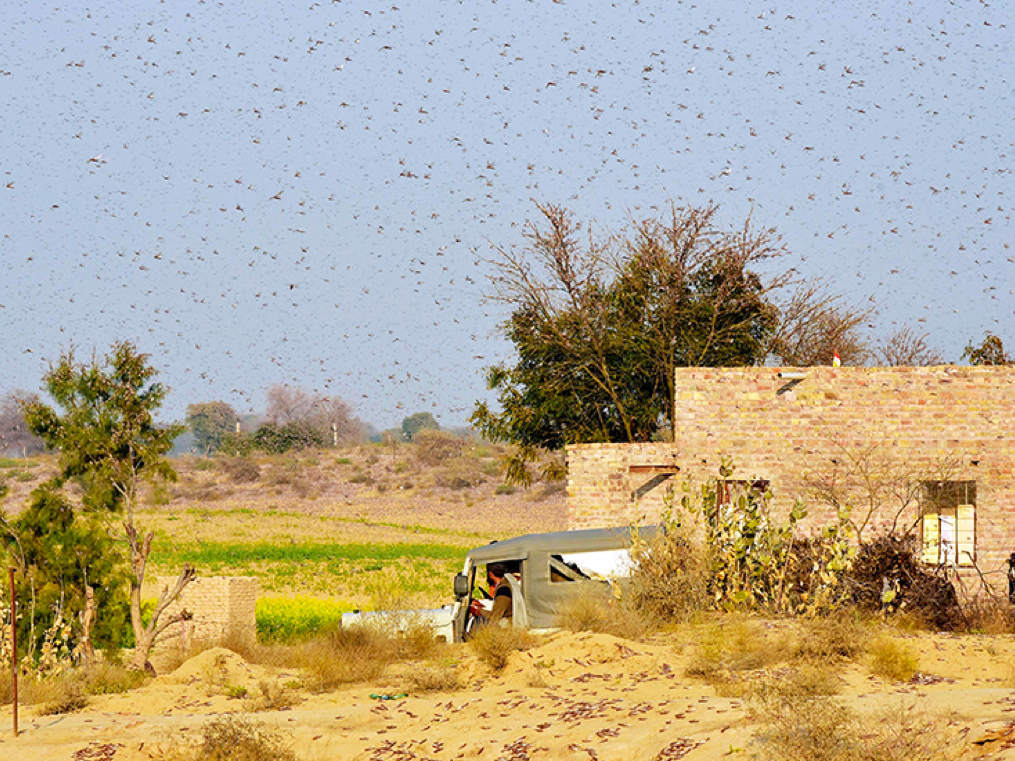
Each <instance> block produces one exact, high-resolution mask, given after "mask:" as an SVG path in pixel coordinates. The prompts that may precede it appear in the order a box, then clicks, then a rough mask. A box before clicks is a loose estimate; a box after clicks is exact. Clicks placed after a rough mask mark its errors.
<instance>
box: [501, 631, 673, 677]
mask: <svg viewBox="0 0 1015 761" xmlns="http://www.w3.org/2000/svg"><path fill="white" fill-rule="evenodd" d="M671 656H672V652H671V651H670V650H669V649H667V648H665V647H660V646H659V645H652V644H647V643H643V642H631V641H629V640H625V639H621V638H620V637H614V636H613V635H610V634H598V633H593V632H581V633H578V634H573V633H571V632H559V633H556V634H553V635H551V636H550V637H549V638H548V639H547V640H546V641H544V642H543V643H542V644H541V645H539V646H538V647H534V648H532V649H531V650H525V651H522V652H518V653H512V654H511V656H510V657H509V659H508V663H507V666H505V668H504V671H503V673H502V676H503V678H504V679H505V680H506V681H509V682H518V683H519V684H539V683H542V682H548V683H554V682H562V681H570V682H584V681H590V680H596V679H610V678H614V677H619V676H630V675H637V674H649V673H658V672H659V671H660V669H663V671H666V668H665V665H664V664H665V663H666V662H667V661H668V660H671Z"/></svg>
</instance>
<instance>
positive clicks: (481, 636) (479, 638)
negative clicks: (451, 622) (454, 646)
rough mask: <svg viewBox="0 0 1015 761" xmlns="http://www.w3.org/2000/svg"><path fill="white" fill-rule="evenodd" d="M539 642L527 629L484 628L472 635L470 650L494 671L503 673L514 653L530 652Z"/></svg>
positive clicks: (511, 627)
mask: <svg viewBox="0 0 1015 761" xmlns="http://www.w3.org/2000/svg"><path fill="white" fill-rule="evenodd" d="M537 642H538V640H537V639H536V638H535V637H534V636H533V635H532V634H530V633H529V632H528V631H526V630H525V629H517V628H515V627H513V626H483V627H481V628H480V629H478V630H477V631H475V632H474V633H473V634H472V637H471V639H469V648H470V649H471V650H472V652H473V653H475V654H476V655H477V656H478V657H479V659H480V660H481V661H483V663H485V664H486V665H487V666H489V667H490V668H492V669H493V670H494V671H502V670H503V669H504V667H505V666H506V665H507V662H508V658H510V657H511V654H512V653H516V652H518V651H521V650H528V649H529V648H530V647H533V646H535V644H536V643H537Z"/></svg>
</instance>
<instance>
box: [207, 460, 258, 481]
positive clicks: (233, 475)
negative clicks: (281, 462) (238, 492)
mask: <svg viewBox="0 0 1015 761" xmlns="http://www.w3.org/2000/svg"><path fill="white" fill-rule="evenodd" d="M216 462H218V464H219V467H221V468H222V470H223V471H224V472H225V473H226V475H228V476H229V478H230V480H231V481H232V482H233V483H235V484H246V483H254V482H255V481H257V480H258V479H259V478H260V477H261V468H260V467H259V466H258V464H257V463H256V462H255V461H254V460H253V459H252V458H250V457H224V458H222V459H220V460H216Z"/></svg>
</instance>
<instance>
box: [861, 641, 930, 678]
mask: <svg viewBox="0 0 1015 761" xmlns="http://www.w3.org/2000/svg"><path fill="white" fill-rule="evenodd" d="M868 655H869V657H870V670H871V673H872V674H874V675H875V676H879V677H881V678H882V679H887V680H889V681H892V682H908V681H909V680H910V679H912V678H913V675H914V674H916V669H917V667H918V665H919V664H918V662H917V659H916V655H915V654H914V653H913V651H912V650H910V649H909V648H908V647H906V646H905V645H903V644H900V643H899V642H896V641H895V640H893V639H888V638H887V637H882V638H880V639H877V640H875V641H874V642H873V643H872V644H871V646H870V648H869V650H868Z"/></svg>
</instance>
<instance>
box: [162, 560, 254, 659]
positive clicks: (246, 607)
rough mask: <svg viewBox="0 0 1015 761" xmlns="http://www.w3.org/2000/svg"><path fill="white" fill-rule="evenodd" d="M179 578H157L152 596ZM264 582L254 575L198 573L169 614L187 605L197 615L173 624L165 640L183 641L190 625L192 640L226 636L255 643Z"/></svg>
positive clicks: (210, 639) (190, 637) (210, 640)
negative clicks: (203, 574) (257, 608)
mask: <svg viewBox="0 0 1015 761" xmlns="http://www.w3.org/2000/svg"><path fill="white" fill-rule="evenodd" d="M175 581H176V578H175V577H167V578H159V579H156V584H157V589H154V590H151V594H149V595H148V596H149V597H157V596H158V589H162V587H163V586H166V585H169V586H170V587H171V586H172V584H173V583H174V582H175ZM259 593H260V584H259V582H258V581H257V579H255V578H253V577H251V576H198V577H197V578H196V579H195V580H194V581H192V582H191V583H190V584H188V585H187V587H186V589H184V590H183V594H182V595H181V596H180V599H178V600H177V601H176V602H175V603H173V605H171V606H170V607H169V608H168V609H167V611H166V613H165V615H173V614H175V613H178V612H179V611H180V610H181V609H183V608H186V609H187V610H189V611H190V612H191V613H193V614H194V618H193V619H191V620H190V621H186V622H184V623H182V624H180V625H178V626H173V627H170V629H169V630H167V631H166V632H165V633H164V635H163V638H162V640H163V643H167V644H168V643H170V642H171V643H172V644H173V645H178V644H180V639H179V638H180V635H181V634H182V633H183V631H184V627H186V638H187V640H188V642H195V641H201V642H209V643H220V642H222V641H223V640H225V639H240V640H246V641H248V642H253V641H254V639H255V638H256V636H257V625H256V621H255V607H256V605H257V597H258V594H259Z"/></svg>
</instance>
